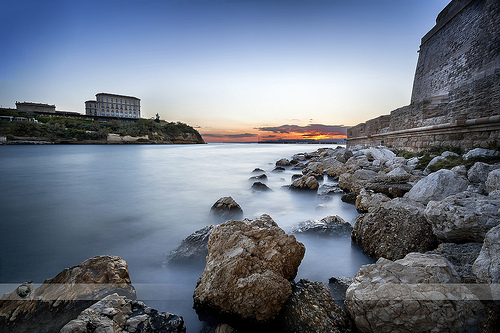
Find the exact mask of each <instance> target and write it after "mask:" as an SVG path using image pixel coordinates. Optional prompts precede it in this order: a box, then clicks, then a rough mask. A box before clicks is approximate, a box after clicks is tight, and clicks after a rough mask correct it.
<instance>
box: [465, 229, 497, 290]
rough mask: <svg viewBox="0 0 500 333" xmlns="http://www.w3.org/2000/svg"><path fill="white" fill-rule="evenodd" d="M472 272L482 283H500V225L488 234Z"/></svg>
mask: <svg viewBox="0 0 500 333" xmlns="http://www.w3.org/2000/svg"><path fill="white" fill-rule="evenodd" d="M472 270H473V272H474V274H475V275H476V277H477V280H478V281H479V282H482V283H500V225H499V226H496V227H494V228H492V229H491V230H490V231H488V233H487V234H486V238H485V239H484V244H483V247H482V248H481V252H480V254H479V257H478V258H477V259H476V261H475V262H474V265H473V266H472Z"/></svg>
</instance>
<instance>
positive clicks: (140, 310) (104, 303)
mask: <svg viewBox="0 0 500 333" xmlns="http://www.w3.org/2000/svg"><path fill="white" fill-rule="evenodd" d="M75 332H79V333H80V332H81V333H94V332H95V333H99V332H107V333H108V332H109V333H121V332H130V333H132V332H135V333H141V332H144V333H146V332H155V333H182V332H186V327H185V326H184V321H183V319H182V317H179V316H177V315H174V314H171V313H164V312H163V313H158V311H157V310H155V309H151V308H150V307H147V306H146V305H145V304H144V303H142V302H138V301H133V300H130V299H126V298H125V297H122V296H119V295H118V294H112V295H109V296H107V297H105V298H104V299H102V300H100V301H99V302H97V303H95V304H93V305H92V306H91V307H89V308H87V309H85V310H83V311H82V313H80V315H79V316H78V317H77V318H76V319H74V320H72V321H70V322H69V323H68V324H66V325H65V326H64V327H63V328H62V329H61V331H60V333H75Z"/></svg>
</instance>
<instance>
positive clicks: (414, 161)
mask: <svg viewBox="0 0 500 333" xmlns="http://www.w3.org/2000/svg"><path fill="white" fill-rule="evenodd" d="M419 160H420V158H418V157H412V158H410V159H409V160H408V161H407V162H406V166H407V167H409V168H410V169H412V170H413V169H415V168H416V167H417V164H418V161H419Z"/></svg>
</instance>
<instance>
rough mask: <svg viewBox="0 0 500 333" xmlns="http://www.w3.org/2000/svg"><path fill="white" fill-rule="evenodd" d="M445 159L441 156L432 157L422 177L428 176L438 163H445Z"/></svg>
mask: <svg viewBox="0 0 500 333" xmlns="http://www.w3.org/2000/svg"><path fill="white" fill-rule="evenodd" d="M446 160H447V158H446V157H443V156H436V157H434V158H433V159H432V160H431V161H430V162H429V164H427V166H426V167H425V169H424V175H428V174H430V173H431V171H430V170H431V167H432V166H434V165H435V164H437V163H439V162H440V161H446Z"/></svg>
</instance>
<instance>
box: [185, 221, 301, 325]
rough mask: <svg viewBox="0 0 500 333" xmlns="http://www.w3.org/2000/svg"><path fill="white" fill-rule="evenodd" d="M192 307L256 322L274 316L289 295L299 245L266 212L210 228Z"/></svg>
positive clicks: (200, 310) (203, 311)
mask: <svg viewBox="0 0 500 333" xmlns="http://www.w3.org/2000/svg"><path fill="white" fill-rule="evenodd" d="M207 247H208V256H207V263H206V266H205V270H204V271H203V273H202V275H201V276H200V278H199V279H198V282H197V284H196V289H195V291H194V295H193V298H194V307H195V309H196V310H197V311H198V312H201V313H209V314H212V315H215V316H219V317H225V318H226V319H227V318H229V320H234V321H236V322H240V321H241V320H243V321H245V322H254V323H262V322H266V321H269V320H270V319H272V318H274V317H275V316H276V315H277V314H278V313H279V311H280V310H281V308H282V306H283V304H284V303H285V301H286V299H287V298H288V297H289V296H290V294H291V293H292V288H291V285H290V282H289V280H291V279H293V278H294V277H295V275H296V274H297V269H298V266H299V265H300V262H301V261H302V258H303V257H304V253H305V247H304V245H303V244H302V243H300V242H298V241H297V240H296V239H295V236H293V235H287V234H286V233H285V232H284V231H283V230H282V229H281V228H280V227H279V226H278V225H277V224H276V223H275V222H274V221H273V220H272V219H271V217H270V216H269V215H262V216H261V217H259V218H256V219H254V220H248V219H245V220H243V221H235V220H231V221H227V222H225V223H223V224H220V225H218V226H216V227H215V228H214V229H213V230H212V234H211V235H210V240H209V242H208V246H207Z"/></svg>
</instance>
